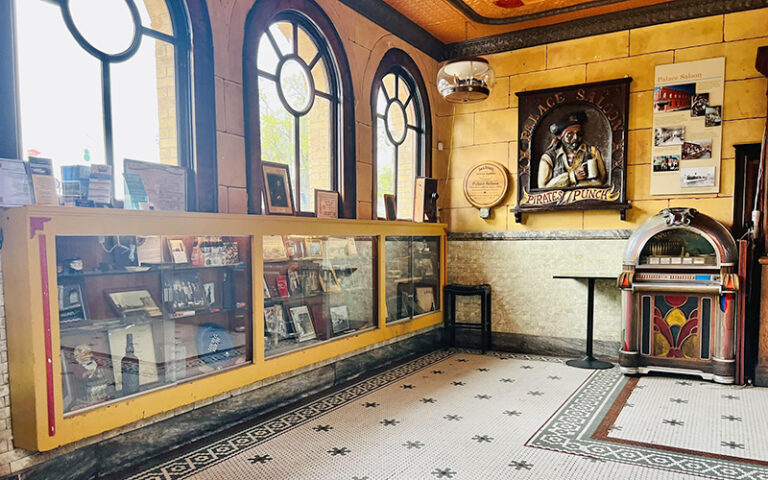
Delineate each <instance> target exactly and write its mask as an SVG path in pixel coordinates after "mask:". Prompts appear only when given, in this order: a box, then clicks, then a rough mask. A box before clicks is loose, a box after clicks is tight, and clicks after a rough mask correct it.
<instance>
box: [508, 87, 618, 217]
mask: <svg viewBox="0 0 768 480" xmlns="http://www.w3.org/2000/svg"><path fill="white" fill-rule="evenodd" d="M631 82H632V79H631V78H622V79H618V80H610V81H606V82H599V83H589V84H583V85H575V86H569V87H560V88H550V89H546V90H536V91H530V92H518V93H517V96H518V97H519V136H518V148H519V153H518V169H517V176H518V182H519V183H518V185H519V188H518V192H517V206H516V207H515V208H514V209H512V211H513V212H514V213H515V218H516V220H517V221H518V222H520V221H522V214H523V213H528V212H542V211H553V210H590V209H616V210H620V211H621V216H622V219H623V218H624V216H625V212H626V210H627V209H628V208H629V204H628V202H627V194H626V190H627V188H626V187H627V176H626V173H627V155H626V154H627V130H628V122H629V115H628V111H629V84H630V83H631Z"/></svg>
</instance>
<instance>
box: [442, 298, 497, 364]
mask: <svg viewBox="0 0 768 480" xmlns="http://www.w3.org/2000/svg"><path fill="white" fill-rule="evenodd" d="M474 295H479V296H480V323H467V322H460V323H456V297H457V296H462V297H468V296H474ZM443 315H444V316H443V318H444V321H445V328H446V330H447V331H448V339H447V340H448V344H449V345H451V346H456V328H457V327H458V328H466V329H468V330H480V348H481V349H482V351H483V353H485V351H486V350H490V348H491V286H490V285H488V284H487V283H486V284H483V285H457V284H451V285H446V286H445V287H444V288H443Z"/></svg>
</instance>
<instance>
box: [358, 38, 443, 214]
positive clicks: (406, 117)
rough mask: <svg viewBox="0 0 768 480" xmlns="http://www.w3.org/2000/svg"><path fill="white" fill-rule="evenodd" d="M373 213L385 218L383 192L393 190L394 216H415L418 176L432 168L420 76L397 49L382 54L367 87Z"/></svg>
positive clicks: (429, 124) (426, 108)
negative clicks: (372, 147) (371, 149)
mask: <svg viewBox="0 0 768 480" xmlns="http://www.w3.org/2000/svg"><path fill="white" fill-rule="evenodd" d="M371 95H372V98H371V111H372V114H373V125H374V128H373V137H374V138H373V145H374V155H373V158H374V160H373V163H374V166H373V175H374V178H373V205H374V218H384V217H385V216H386V214H385V212H386V209H385V202H384V195H394V196H395V201H396V205H397V210H396V214H397V218H398V219H407V220H412V219H413V189H414V184H415V181H416V177H417V176H429V175H430V172H431V169H432V168H431V167H432V165H431V152H432V149H431V130H432V122H431V117H430V112H429V101H428V98H427V94H426V87H425V85H424V81H423V80H422V78H421V76H420V75H419V70H418V68H417V67H416V64H415V63H414V62H413V60H412V59H411V58H410V57H409V56H408V54H406V53H405V52H403V51H402V50H399V49H392V50H390V51H388V52H387V53H386V54H385V55H384V58H383V59H382V61H381V63H380V65H379V68H378V70H377V71H376V75H375V76H374V80H373V88H372V90H371Z"/></svg>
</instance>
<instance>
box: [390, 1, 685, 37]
mask: <svg viewBox="0 0 768 480" xmlns="http://www.w3.org/2000/svg"><path fill="white" fill-rule="evenodd" d="M381 1H384V2H385V3H387V4H389V5H390V6H391V7H393V8H394V9H395V10H397V11H399V12H400V13H402V14H403V15H405V16H406V17H408V18H409V19H411V20H412V21H413V22H414V23H416V24H417V25H419V26H420V27H422V28H423V29H424V30H426V31H427V32H429V33H430V34H431V35H433V36H434V37H436V38H437V39H438V40H440V41H441V42H443V43H456V42H462V41H465V40H472V39H475V38H482V37H489V36H492V35H499V34H503V33H507V32H514V31H518V30H524V29H528V28H534V27H540V26H545V25H555V24H558V23H563V22H568V21H571V20H577V19H581V18H588V17H594V16H599V15H604V14H607V13H613V12H618V11H622V10H629V9H634V8H640V7H645V6H648V5H656V4H660V3H665V2H670V1H673V0H419V1H413V0H381Z"/></svg>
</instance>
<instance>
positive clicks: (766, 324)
mask: <svg viewBox="0 0 768 480" xmlns="http://www.w3.org/2000/svg"><path fill="white" fill-rule="evenodd" d="M755 68H756V69H757V71H758V72H760V73H762V74H763V75H765V76H766V77H768V46H764V47H759V48H758V49H757V60H756V61H755ZM766 97H768V91H767V92H766ZM764 149H765V145H763V150H764ZM760 162H761V165H762V168H763V178H762V185H758V188H762V189H763V191H762V192H761V195H762V204H763V205H762V208H761V210H762V218H761V223H760V230H761V233H762V237H763V238H762V241H763V247H764V248H763V252H768V218H767V217H768V215H766V211H765V209H766V207H767V206H768V195H767V194H768V179H767V178H766V177H768V175H767V174H768V172H766V165H765V158H762V152H761V158H760ZM757 227H758V226H755V228H757ZM760 269H761V275H760V278H761V284H762V287H761V289H760V339H759V346H758V351H757V366H756V367H755V385H758V386H762V387H766V386H768V256H764V257H762V258H760Z"/></svg>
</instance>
